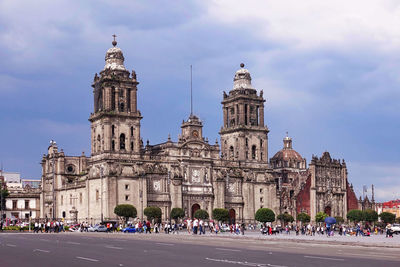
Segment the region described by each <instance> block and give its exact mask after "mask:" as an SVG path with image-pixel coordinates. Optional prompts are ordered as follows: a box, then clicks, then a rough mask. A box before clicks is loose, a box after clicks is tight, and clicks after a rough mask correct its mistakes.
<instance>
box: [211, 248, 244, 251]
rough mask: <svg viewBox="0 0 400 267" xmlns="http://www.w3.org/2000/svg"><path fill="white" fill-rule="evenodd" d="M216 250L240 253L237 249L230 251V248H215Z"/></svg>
mask: <svg viewBox="0 0 400 267" xmlns="http://www.w3.org/2000/svg"><path fill="white" fill-rule="evenodd" d="M216 249H217V250H226V251H241V250H239V249H230V248H216Z"/></svg>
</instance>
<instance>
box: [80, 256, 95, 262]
mask: <svg viewBox="0 0 400 267" xmlns="http://www.w3.org/2000/svg"><path fill="white" fill-rule="evenodd" d="M76 258H77V259H81V260H85V261H93V262H97V261H99V260H96V259H91V258H85V257H76Z"/></svg>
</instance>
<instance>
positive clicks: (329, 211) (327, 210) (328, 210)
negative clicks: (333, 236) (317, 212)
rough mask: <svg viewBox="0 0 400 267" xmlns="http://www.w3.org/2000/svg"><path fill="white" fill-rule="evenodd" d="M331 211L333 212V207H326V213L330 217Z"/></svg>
mask: <svg viewBox="0 0 400 267" xmlns="http://www.w3.org/2000/svg"><path fill="white" fill-rule="evenodd" d="M331 211H332V209H331V206H326V207H325V210H324V212H325V213H326V214H328V216H331Z"/></svg>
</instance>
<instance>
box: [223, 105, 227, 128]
mask: <svg viewBox="0 0 400 267" xmlns="http://www.w3.org/2000/svg"><path fill="white" fill-rule="evenodd" d="M222 110H223V112H224V128H226V127H228V113H227V111H226V108H225V107H223V108H222Z"/></svg>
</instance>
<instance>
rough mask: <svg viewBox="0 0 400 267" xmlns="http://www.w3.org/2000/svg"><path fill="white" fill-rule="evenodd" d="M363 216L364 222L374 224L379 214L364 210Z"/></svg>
mask: <svg viewBox="0 0 400 267" xmlns="http://www.w3.org/2000/svg"><path fill="white" fill-rule="evenodd" d="M362 215H363V216H362V217H363V220H364V221H366V222H369V223H373V222H376V221H377V220H378V213H377V212H376V211H374V210H371V209H367V210H364V211H363V213H362Z"/></svg>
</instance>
